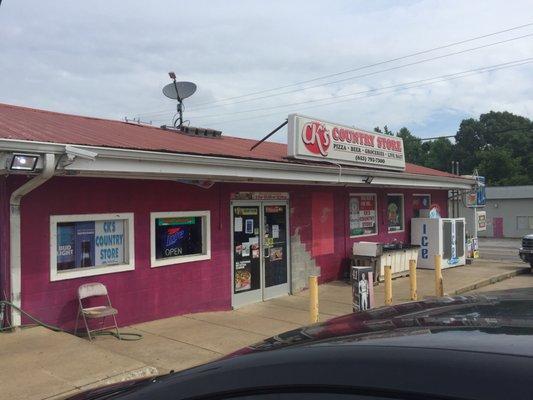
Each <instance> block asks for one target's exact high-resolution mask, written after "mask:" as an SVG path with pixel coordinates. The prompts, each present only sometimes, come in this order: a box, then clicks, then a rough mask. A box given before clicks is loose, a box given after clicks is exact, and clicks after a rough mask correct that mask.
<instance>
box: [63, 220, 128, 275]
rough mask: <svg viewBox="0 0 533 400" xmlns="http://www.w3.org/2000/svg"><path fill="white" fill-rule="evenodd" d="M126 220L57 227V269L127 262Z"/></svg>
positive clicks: (77, 223) (88, 222) (74, 223)
mask: <svg viewBox="0 0 533 400" xmlns="http://www.w3.org/2000/svg"><path fill="white" fill-rule="evenodd" d="M124 228H125V223H124V220H108V221H80V222H62V223H58V224H57V270H58V271H64V270H69V269H74V268H87V267H94V266H101V265H117V264H122V263H124V262H125V255H124Z"/></svg>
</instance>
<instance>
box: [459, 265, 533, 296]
mask: <svg viewBox="0 0 533 400" xmlns="http://www.w3.org/2000/svg"><path fill="white" fill-rule="evenodd" d="M529 270H530V269H529V267H521V268H518V269H516V270H514V271H511V272H504V273H503V274H500V275H495V276H491V277H490V278H486V279H482V280H480V281H477V282H474V283H472V284H470V285H467V286H463V287H461V288H459V289H457V290H455V291H453V292H451V293H450V295H460V294H463V293H466V292H470V291H472V290H476V289H479V288H482V287H485V286H489V285H492V284H494V283H496V282H501V281H504V280H506V279H509V278H512V277H514V276H517V275H522V274H528V273H529Z"/></svg>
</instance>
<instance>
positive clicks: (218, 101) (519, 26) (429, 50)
mask: <svg viewBox="0 0 533 400" xmlns="http://www.w3.org/2000/svg"><path fill="white" fill-rule="evenodd" d="M531 25H533V23H527V24H523V25H518V26H514V27H511V28H507V29H504V30H500V31H496V32H492V33H488V34H485V35H481V36H476V37H473V38H470V39H465V40H461V41H458V42H453V43H449V44H446V45H442V46H438V47H433V48H430V49H426V50H422V51H418V52H415V53H411V54H407V55H404V56H401V57H396V58H392V59H388V60H384V61H380V62H376V63H373V64H367V65H363V66H360V67H356V68H352V69H349V70H345V71H341V72H337V73H332V74H328V75H322V76H319V77H315V78H312V79H307V80H304V81H300V82H295V83H291V84H288V85H284V86H278V87H275V88H271V89H264V90H259V91H255V92H250V93H247V94H243V95H239V96H233V97H227V98H225V99H220V100H215V101H210V102H206V103H200V104H198V105H197V107H200V106H203V105H209V104H215V103H220V102H225V101H228V100H234V99H239V98H243V97H249V96H253V95H257V94H263V93H268V92H272V91H276V90H281V89H286V88H290V87H294V86H299V85H302V84H305V83H310V82H315V81H318V80H321V79H326V78H331V77H335V76H340V75H344V74H347V73H350V72H356V71H360V70H363V69H367V68H372V67H375V66H378V65H383V64H387V63H391V62H395V61H400V60H404V59H407V58H411V57H415V56H418V55H422V54H427V53H430V52H433V51H437V50H442V49H446V48H449V47H453V46H457V45H460V44H464V43H468V42H472V41H475V40H479V39H483V38H487V37H490V36H495V35H499V34H502V33H506V32H511V31H514V30H518V29H522V28H525V27H528V26H531ZM166 112H168V111H166V110H162V111H156V112H153V113H142V114H139V115H142V116H150V115H154V116H155V115H159V114H162V113H166Z"/></svg>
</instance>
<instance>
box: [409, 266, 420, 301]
mask: <svg viewBox="0 0 533 400" xmlns="http://www.w3.org/2000/svg"><path fill="white" fill-rule="evenodd" d="M409 282H410V286H411V300H418V295H417V293H416V260H409Z"/></svg>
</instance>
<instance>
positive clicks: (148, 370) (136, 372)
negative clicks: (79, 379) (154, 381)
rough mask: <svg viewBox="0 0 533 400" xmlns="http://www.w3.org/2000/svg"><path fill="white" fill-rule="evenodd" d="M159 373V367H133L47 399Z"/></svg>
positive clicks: (60, 397)
mask: <svg viewBox="0 0 533 400" xmlns="http://www.w3.org/2000/svg"><path fill="white" fill-rule="evenodd" d="M157 375H159V371H158V370H157V368H155V367H150V366H145V367H141V368H137V369H133V370H130V371H127V372H122V373H119V374H117V375H113V376H108V377H107V378H104V379H101V380H99V381H95V382H92V383H88V384H86V385H82V386H76V387H74V388H72V390H69V391H68V392H63V393H59V394H55V395H52V396H50V397H46V398H45V400H65V399H69V398H70V397H71V396H74V395H79V394H80V393H82V392H84V391H86V390H91V389H97V388H100V387H103V386H107V385H112V384H114V383H120V382H124V381H130V380H135V379H141V378H148V377H150V376H154V377H155V376H157Z"/></svg>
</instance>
